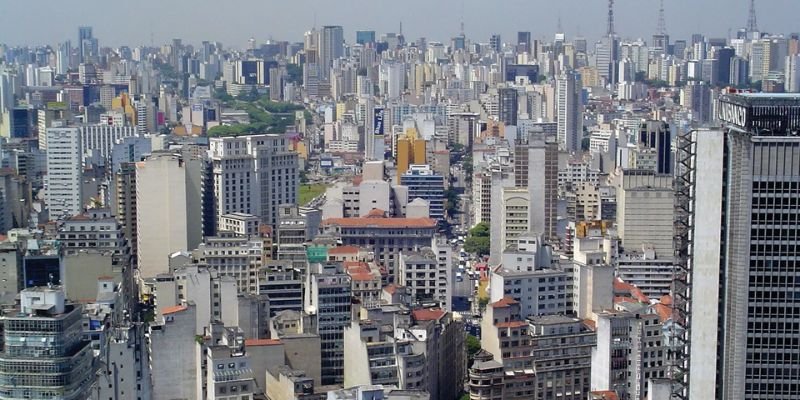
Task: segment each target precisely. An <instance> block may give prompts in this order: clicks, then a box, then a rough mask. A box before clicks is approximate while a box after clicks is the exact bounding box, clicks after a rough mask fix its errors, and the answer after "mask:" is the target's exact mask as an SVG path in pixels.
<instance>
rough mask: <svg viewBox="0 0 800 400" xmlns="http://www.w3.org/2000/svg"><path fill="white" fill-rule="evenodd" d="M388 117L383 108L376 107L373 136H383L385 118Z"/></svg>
mask: <svg viewBox="0 0 800 400" xmlns="http://www.w3.org/2000/svg"><path fill="white" fill-rule="evenodd" d="M385 115H386V109H385V108H383V107H375V116H374V117H373V119H372V121H373V124H372V128H373V129H372V134H373V135H376V136H383V134H384V131H385V129H384V124H383V118H384V116H385Z"/></svg>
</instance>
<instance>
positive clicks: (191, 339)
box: [149, 304, 203, 400]
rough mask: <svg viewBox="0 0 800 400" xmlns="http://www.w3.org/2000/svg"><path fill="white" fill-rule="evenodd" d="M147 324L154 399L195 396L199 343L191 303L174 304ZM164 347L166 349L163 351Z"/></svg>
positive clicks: (198, 389)
mask: <svg viewBox="0 0 800 400" xmlns="http://www.w3.org/2000/svg"><path fill="white" fill-rule="evenodd" d="M163 314H164V315H163V317H162V318H161V319H160V320H159V321H157V323H154V324H151V325H150V332H149V334H150V352H149V353H150V371H151V376H152V382H153V391H152V396H153V397H152V398H153V399H158V400H160V399H197V398H200V397H201V396H200V394H201V393H202V392H203V391H202V386H201V383H202V382H201V381H200V379H199V378H200V365H199V363H200V345H199V344H198V343H197V341H196V339H195V336H196V335H197V332H196V331H195V329H196V319H197V314H196V309H195V306H194V305H191V304H190V305H185V306H173V307H168V308H167V309H165V310H164V313H163ZM165 349H169V350H168V351H166V350H165Z"/></svg>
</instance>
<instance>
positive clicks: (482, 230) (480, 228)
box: [469, 222, 489, 238]
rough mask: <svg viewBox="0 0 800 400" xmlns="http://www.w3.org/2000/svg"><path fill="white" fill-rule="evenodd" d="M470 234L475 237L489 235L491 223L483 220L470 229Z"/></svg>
mask: <svg viewBox="0 0 800 400" xmlns="http://www.w3.org/2000/svg"><path fill="white" fill-rule="evenodd" d="M469 235H470V236H474V237H487V238H488V237H489V224H487V223H486V222H481V223H479V224H478V225H475V226H474V227H473V228H472V229H470V230H469Z"/></svg>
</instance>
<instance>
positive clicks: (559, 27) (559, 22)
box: [556, 13, 564, 33]
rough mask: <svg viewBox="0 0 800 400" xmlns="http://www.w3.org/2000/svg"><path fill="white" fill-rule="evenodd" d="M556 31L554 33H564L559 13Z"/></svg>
mask: <svg viewBox="0 0 800 400" xmlns="http://www.w3.org/2000/svg"><path fill="white" fill-rule="evenodd" d="M556 29H557V30H556V33H564V28H562V27H561V13H559V14H558V26H557V27H556Z"/></svg>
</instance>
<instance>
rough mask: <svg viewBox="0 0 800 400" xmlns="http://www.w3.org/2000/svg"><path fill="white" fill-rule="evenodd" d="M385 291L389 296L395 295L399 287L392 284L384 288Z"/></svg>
mask: <svg viewBox="0 0 800 400" xmlns="http://www.w3.org/2000/svg"><path fill="white" fill-rule="evenodd" d="M383 291H384V292H386V293H389V294H395V293H396V292H397V285H395V284H393V283H392V284H390V285H387V286H386V287H384V288H383Z"/></svg>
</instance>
